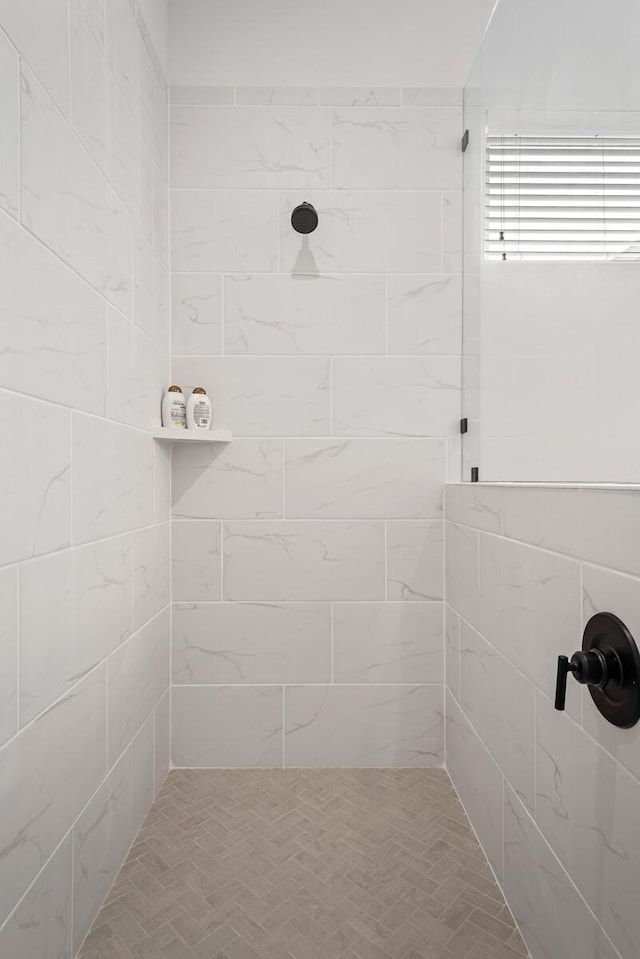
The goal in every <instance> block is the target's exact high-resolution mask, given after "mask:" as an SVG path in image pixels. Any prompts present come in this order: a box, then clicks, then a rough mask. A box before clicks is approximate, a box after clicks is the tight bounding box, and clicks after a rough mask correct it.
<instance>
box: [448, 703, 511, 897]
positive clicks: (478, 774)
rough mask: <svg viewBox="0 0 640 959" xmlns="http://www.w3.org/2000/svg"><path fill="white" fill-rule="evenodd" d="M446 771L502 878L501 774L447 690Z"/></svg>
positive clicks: (497, 874)
mask: <svg viewBox="0 0 640 959" xmlns="http://www.w3.org/2000/svg"><path fill="white" fill-rule="evenodd" d="M446 699H447V770H448V771H449V775H450V776H451V779H452V780H453V784H454V786H455V787H456V791H457V793H458V795H459V796H460V799H461V800H462V804H463V805H464V807H465V810H466V812H467V815H468V816H469V818H470V820H471V822H472V824H473V828H474V829H475V831H476V833H477V834H478V838H479V840H480V842H481V843H482V848H483V849H484V851H485V853H486V854H487V857H488V859H489V862H490V863H491V865H492V866H493V870H494V872H495V874H496V876H497V877H498V879H502V784H503V780H502V773H501V772H500V769H499V768H498V766H497V765H496V763H495V762H494V761H493V759H492V758H491V756H490V755H489V753H488V751H487V749H486V748H485V746H484V745H483V744H482V742H481V741H480V739H479V738H478V736H477V735H476V733H475V732H474V730H473V727H472V726H471V725H470V723H469V722H468V720H467V718H466V716H465V715H464V713H463V712H462V710H461V709H460V707H459V706H458V704H457V703H456V701H455V700H454V699H453V697H452V696H451V694H450V693H447V694H446Z"/></svg>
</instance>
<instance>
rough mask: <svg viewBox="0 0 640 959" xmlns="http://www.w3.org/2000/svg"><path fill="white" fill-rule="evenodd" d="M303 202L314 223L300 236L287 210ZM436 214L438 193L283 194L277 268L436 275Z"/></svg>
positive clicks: (439, 210) (439, 204)
mask: <svg viewBox="0 0 640 959" xmlns="http://www.w3.org/2000/svg"><path fill="white" fill-rule="evenodd" d="M303 200H306V201H307V202H308V203H312V204H313V205H314V206H315V208H316V210H317V211H318V217H319V221H320V222H319V226H318V229H317V230H316V231H315V233H313V235H310V236H305V237H302V236H300V234H299V233H296V232H295V231H294V230H292V229H291V211H292V210H293V209H294V207H296V206H297V205H298V204H299V203H301V202H302V201H303ZM442 214H443V204H442V195H441V194H440V193H438V192H429V191H417V192H411V191H408V190H405V191H393V190H388V191H386V192H382V191H374V190H369V191H365V192H360V191H349V190H333V191H326V190H325V191H322V192H320V191H315V190H311V191H310V190H306V191H304V193H303V192H302V191H298V192H288V193H283V194H281V195H280V269H281V271H282V272H287V273H289V272H290V273H293V274H294V275H301V274H305V273H310V274H312V275H314V274H318V273H385V272H389V273H440V272H441V271H442ZM237 269H243V267H242V266H241V265H240V266H238V267H237ZM454 272H456V271H454Z"/></svg>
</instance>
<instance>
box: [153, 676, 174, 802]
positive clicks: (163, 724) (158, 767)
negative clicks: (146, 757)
mask: <svg viewBox="0 0 640 959" xmlns="http://www.w3.org/2000/svg"><path fill="white" fill-rule="evenodd" d="M153 723H154V729H153V788H154V793H155V794H156V795H157V793H158V790H159V789H160V787H161V786H162V783H163V782H164V780H165V778H166V775H167V773H168V771H169V766H170V765H171V690H170V689H167V691H166V693H165V694H164V696H163V697H162V699H161V700H160V702H159V703H158V705H157V706H156V708H155V713H154V717H153Z"/></svg>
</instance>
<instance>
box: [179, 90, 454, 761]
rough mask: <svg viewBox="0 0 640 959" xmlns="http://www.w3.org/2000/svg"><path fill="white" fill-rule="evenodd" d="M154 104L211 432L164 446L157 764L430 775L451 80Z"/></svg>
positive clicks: (440, 635)
mask: <svg viewBox="0 0 640 959" xmlns="http://www.w3.org/2000/svg"><path fill="white" fill-rule="evenodd" d="M170 99H171V101H172V106H171V107H170V141H171V158H172V162H171V182H170V206H171V210H172V223H171V227H172V240H171V242H172V247H171V252H172V271H173V272H172V318H171V322H172V329H173V374H172V375H173V379H174V381H175V382H177V383H180V385H181V386H182V387H183V389H190V388H192V387H194V386H204V387H205V389H207V391H208V393H209V394H210V396H211V400H212V403H213V418H214V426H216V427H218V428H220V429H230V430H232V431H233V434H234V440H233V442H232V443H231V444H230V445H229V446H226V447H215V448H208V447H203V446H200V445H199V446H198V447H197V448H195V447H194V448H189V447H188V446H187V445H186V444H181V445H180V448H176V449H174V451H173V466H172V486H173V491H172V515H173V537H172V540H173V546H172V549H173V554H172V575H173V580H172V589H173V603H174V606H173V650H172V671H173V680H172V682H173V690H172V720H173V754H172V758H173V762H174V763H175V764H176V765H185V766H209V767H219V766H246V765H249V766H282V765H285V766H371V765H378V766H385V765H386V766H389V765H391V766H393V765H398V766H414V765H437V764H440V763H442V761H443V743H444V727H443V715H444V704H443V683H444V626H443V595H444V583H443V525H442V524H443V519H442V512H443V508H442V490H443V484H444V482H445V480H446V478H447V475H449V476H450V477H451V478H453V479H458V478H459V475H460V474H459V463H458V458H457V456H456V447H455V443H454V442H452V440H453V438H454V437H455V435H456V433H457V430H458V420H459V417H460V415H461V414H460V377H461V363H460V354H461V341H462V315H461V302H462V282H461V276H460V268H461V264H460V251H461V249H462V232H461V224H460V216H459V214H460V202H459V200H460V190H461V187H462V160H461V149H460V137H461V134H462V109H461V107H462V100H461V94H460V91H459V90H442V89H438V90H411V91H404V100H403V91H402V90H401V89H399V88H397V89H391V88H385V89H373V88H369V87H362V88H358V89H328V88H323V89H320V90H316V89H313V88H306V87H305V88H298V87H296V88H255V87H238V88H236V89H235V90H234V89H231V88H227V87H225V88H211V87H193V86H187V85H185V86H177V87H172V88H171V91H170ZM403 102H404V104H405V105H403ZM303 201H307V202H309V203H313V204H314V205H315V207H316V208H317V210H318V213H319V226H318V229H317V230H316V232H314V233H312V234H311V235H308V236H304V237H303V236H301V235H300V234H298V233H296V232H295V231H294V230H293V228H292V227H291V223H290V217H291V211H292V210H293V208H294V207H295V206H296V205H298V204H299V203H302V202H303ZM448 469H449V471H450V472H449V473H448V472H447V470H448Z"/></svg>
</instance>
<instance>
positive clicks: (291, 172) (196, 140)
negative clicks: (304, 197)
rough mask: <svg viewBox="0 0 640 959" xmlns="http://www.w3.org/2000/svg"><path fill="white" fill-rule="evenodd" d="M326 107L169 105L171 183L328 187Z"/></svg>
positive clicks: (217, 186)
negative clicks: (241, 107) (239, 108)
mask: <svg viewBox="0 0 640 959" xmlns="http://www.w3.org/2000/svg"><path fill="white" fill-rule="evenodd" d="M329 141H330V131H329V111H328V110H318V109H317V108H313V107H312V108H309V109H301V108H300V107H291V108H288V107H280V106H271V107H262V106H256V107H245V108H244V109H243V110H237V109H235V108H234V107H217V106H187V105H179V104H175V105H173V106H172V107H171V128H170V144H171V186H172V187H183V188H184V187H186V188H188V189H201V188H204V189H247V188H256V187H258V188H262V189H265V188H267V189H268V188H272V189H286V188H294V189H295V188H309V189H312V188H314V187H315V188H322V187H327V186H329Z"/></svg>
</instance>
